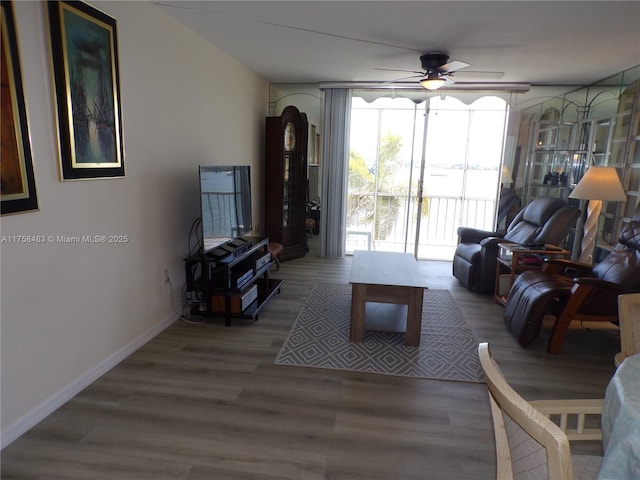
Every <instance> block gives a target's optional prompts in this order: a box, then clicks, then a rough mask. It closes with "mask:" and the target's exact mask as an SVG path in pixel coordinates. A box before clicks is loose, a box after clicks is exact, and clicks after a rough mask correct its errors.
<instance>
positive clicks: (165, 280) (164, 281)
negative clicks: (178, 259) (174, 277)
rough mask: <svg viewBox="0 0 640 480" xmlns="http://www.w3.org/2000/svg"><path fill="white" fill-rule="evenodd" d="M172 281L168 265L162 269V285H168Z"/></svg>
mask: <svg viewBox="0 0 640 480" xmlns="http://www.w3.org/2000/svg"><path fill="white" fill-rule="evenodd" d="M170 281H171V280H170V279H169V269H168V268H167V267H164V268H163V269H162V285H166V284H167V283H169V282H170Z"/></svg>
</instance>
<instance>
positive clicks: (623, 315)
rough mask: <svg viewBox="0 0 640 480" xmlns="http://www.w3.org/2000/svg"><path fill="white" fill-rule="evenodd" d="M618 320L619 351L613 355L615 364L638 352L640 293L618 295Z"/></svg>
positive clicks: (639, 342)
mask: <svg viewBox="0 0 640 480" xmlns="http://www.w3.org/2000/svg"><path fill="white" fill-rule="evenodd" d="M618 319H619V321H620V347H621V349H620V353H618V354H617V355H616V357H615V364H616V366H618V365H620V363H622V361H623V360H624V359H625V358H626V357H629V356H631V355H635V354H637V353H640V293H626V294H624V295H619V296H618Z"/></svg>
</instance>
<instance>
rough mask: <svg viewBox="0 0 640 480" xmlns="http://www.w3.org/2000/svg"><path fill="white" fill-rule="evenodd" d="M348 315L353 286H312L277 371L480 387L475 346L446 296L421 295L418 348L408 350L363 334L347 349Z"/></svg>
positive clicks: (399, 341) (400, 336)
mask: <svg viewBox="0 0 640 480" xmlns="http://www.w3.org/2000/svg"><path fill="white" fill-rule="evenodd" d="M368 308H369V304H367V309H368ZM350 315H351V285H344V284H334V283H316V284H315V285H314V286H313V290H312V291H311V293H310V295H309V298H308V299H307V301H306V302H305V304H304V306H303V307H302V309H301V310H300V313H299V314H298V317H297V319H296V321H295V323H294V324H293V327H291V331H290V332H289V335H288V337H287V340H286V341H285V342H284V345H283V346H282V349H281V350H280V353H279V354H278V356H277V358H276V361H275V363H276V365H293V366H300V367H315V368H327V369H334V370H349V371H356V372H368V373H378V374H385V375H400V376H407V377H419V378H430V379H439V380H454V381H462V382H478V383H480V382H484V375H483V373H482V368H481V366H480V362H479V360H478V355H477V348H478V343H477V342H476V340H475V339H474V338H473V334H472V333H471V330H470V329H469V326H468V325H467V324H466V323H465V321H464V319H463V318H462V315H461V314H460V312H459V310H458V308H457V307H456V305H455V303H454V301H453V297H452V296H451V293H449V291H447V290H430V289H427V290H425V292H424V304H423V308H422V332H421V336H420V346H418V347H408V346H406V345H405V344H404V333H385V332H370V331H367V332H365V337H364V341H363V342H362V343H350V342H349V317H350Z"/></svg>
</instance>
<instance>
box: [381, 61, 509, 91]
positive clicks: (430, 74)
mask: <svg viewBox="0 0 640 480" xmlns="http://www.w3.org/2000/svg"><path fill="white" fill-rule="evenodd" d="M420 63H421V65H422V71H417V70H395V69H392V68H376V70H386V71H391V72H411V73H415V74H417V75H411V76H409V77H403V78H398V79H396V80H392V81H391V82H384V83H392V82H396V81H400V80H407V79H409V78H421V80H419V81H418V83H420V85H422V86H423V87H424V88H426V89H427V90H437V89H439V88H440V87H442V86H443V85H445V84H447V85H452V84H453V83H455V82H454V81H453V79H452V78H451V77H452V76H453V75H454V73H456V72H458V71H459V70H462V69H463V68H467V67H469V64H468V63H467V62H462V61H460V60H452V61H449V55H447V54H446V53H442V52H430V53H425V54H424V55H421V56H420ZM468 73H473V74H476V75H482V76H487V75H490V76H492V77H494V78H500V77H502V75H504V73H502V72H468Z"/></svg>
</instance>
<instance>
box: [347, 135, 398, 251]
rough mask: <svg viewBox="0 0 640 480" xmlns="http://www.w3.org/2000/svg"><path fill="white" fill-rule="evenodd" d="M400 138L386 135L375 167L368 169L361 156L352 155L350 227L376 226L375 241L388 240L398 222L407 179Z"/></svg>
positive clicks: (350, 168)
mask: <svg viewBox="0 0 640 480" xmlns="http://www.w3.org/2000/svg"><path fill="white" fill-rule="evenodd" d="M401 148H402V143H401V137H400V136H399V135H393V134H392V133H386V134H385V135H384V136H383V137H382V138H381V140H380V146H379V149H378V159H377V163H376V165H375V167H368V166H367V164H366V162H365V160H364V158H363V157H362V155H361V154H360V153H358V152H354V151H351V152H349V188H348V196H347V224H348V225H350V226H355V225H363V224H371V223H373V224H374V231H373V237H374V239H376V240H385V239H387V238H388V236H389V235H390V234H391V232H392V231H393V227H394V226H395V223H396V221H397V220H398V210H399V209H400V204H401V202H400V199H399V197H398V196H397V195H398V194H401V195H402V194H404V193H405V189H406V179H404V178H401V177H400V175H399V172H400V168H399V167H400V164H401V161H400V160H401V159H400V158H399V153H400V150H401Z"/></svg>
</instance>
